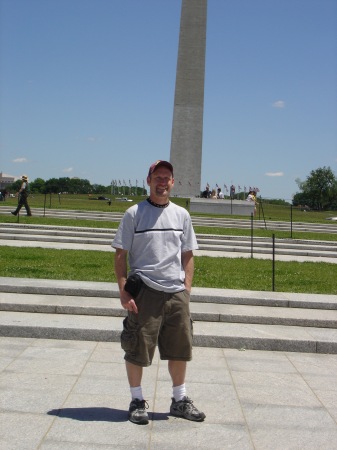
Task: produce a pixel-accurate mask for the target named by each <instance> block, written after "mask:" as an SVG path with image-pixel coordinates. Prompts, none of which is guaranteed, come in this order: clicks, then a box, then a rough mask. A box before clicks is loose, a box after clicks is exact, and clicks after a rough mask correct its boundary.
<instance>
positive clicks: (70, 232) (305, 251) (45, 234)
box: [0, 224, 337, 258]
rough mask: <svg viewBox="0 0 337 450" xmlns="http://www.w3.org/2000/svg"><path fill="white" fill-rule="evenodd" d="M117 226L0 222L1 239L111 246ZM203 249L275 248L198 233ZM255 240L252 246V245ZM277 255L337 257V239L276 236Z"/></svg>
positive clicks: (267, 243)
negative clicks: (335, 240) (304, 238)
mask: <svg viewBox="0 0 337 450" xmlns="http://www.w3.org/2000/svg"><path fill="white" fill-rule="evenodd" d="M115 232H116V230H113V229H111V230H108V229H92V228H91V229H86V228H83V227H82V228H72V227H69V229H67V228H66V227H59V228H58V227H46V226H43V227H41V226H37V227H35V228H33V227H32V226H29V227H26V226H24V225H23V226H19V225H17V226H13V224H10V226H6V225H5V224H0V239H1V240H3V241H4V240H5V241H7V242H11V241H17V240H19V241H20V240H22V239H23V237H24V241H25V242H40V243H41V242H42V243H43V242H44V243H45V242H48V243H62V244H82V245H88V246H91V245H101V246H107V247H110V246H111V242H112V239H113V237H114V235H115ZM197 240H198V243H199V248H200V250H204V251H220V252H231V253H237V252H238V253H250V252H251V251H253V252H254V253H256V254H268V255H270V254H271V252H272V246H273V243H272V240H271V239H269V238H259V237H254V238H253V241H252V240H251V238H250V237H248V236H247V237H244V236H243V237H238V236H223V235H222V236H219V235H204V234H197ZM252 244H253V247H252ZM275 254H276V255H292V256H304V257H305V256H307V257H314V258H315V257H323V258H324V257H326V258H337V242H330V241H308V240H297V239H296V240H295V239H293V240H292V239H277V241H276V242H275Z"/></svg>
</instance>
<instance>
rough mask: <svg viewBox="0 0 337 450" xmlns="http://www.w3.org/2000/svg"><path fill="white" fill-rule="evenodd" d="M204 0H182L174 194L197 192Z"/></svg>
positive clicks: (174, 129) (173, 146)
mask: <svg viewBox="0 0 337 450" xmlns="http://www.w3.org/2000/svg"><path fill="white" fill-rule="evenodd" d="M206 21H207V0H182V7H181V19H180V35H179V50H178V63H177V74H176V86H175V97H174V111H173V125H172V139H171V153H170V161H171V163H172V165H173V167H174V179H175V185H174V191H173V193H174V195H178V196H181V197H196V196H199V195H200V187H201V186H200V184H201V158H202V131H203V113H204V83H205V54H206Z"/></svg>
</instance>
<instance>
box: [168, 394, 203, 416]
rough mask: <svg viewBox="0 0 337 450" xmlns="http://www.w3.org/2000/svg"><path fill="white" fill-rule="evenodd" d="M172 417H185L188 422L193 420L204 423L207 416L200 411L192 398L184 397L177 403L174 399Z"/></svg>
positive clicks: (171, 410)
mask: <svg viewBox="0 0 337 450" xmlns="http://www.w3.org/2000/svg"><path fill="white" fill-rule="evenodd" d="M170 413H171V414H172V416H176V417H183V418H184V419H187V420H193V421H195V422H202V421H203V420H204V419H205V417H206V416H205V414H204V413H203V412H201V411H199V410H198V409H197V408H196V407H195V406H194V405H193V402H192V400H191V399H190V398H188V397H184V398H183V399H182V400H179V401H178V402H176V401H175V400H174V398H172V404H171V408H170Z"/></svg>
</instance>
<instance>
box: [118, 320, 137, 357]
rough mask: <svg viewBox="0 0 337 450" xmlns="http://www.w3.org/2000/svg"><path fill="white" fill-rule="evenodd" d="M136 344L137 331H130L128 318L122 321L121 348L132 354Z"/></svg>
mask: <svg viewBox="0 0 337 450" xmlns="http://www.w3.org/2000/svg"><path fill="white" fill-rule="evenodd" d="M136 344H137V331H136V330H135V329H130V326H129V321H128V318H127V317H125V319H124V320H123V331H122V333H121V347H122V349H123V350H124V351H125V352H127V353H133V352H134V350H135V347H136Z"/></svg>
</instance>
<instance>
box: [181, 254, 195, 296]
mask: <svg viewBox="0 0 337 450" xmlns="http://www.w3.org/2000/svg"><path fill="white" fill-rule="evenodd" d="M181 262H182V266H183V269H184V271H185V288H186V290H187V291H188V292H191V290H192V282H193V275H194V257H193V252H192V250H190V251H188V252H184V253H182V254H181Z"/></svg>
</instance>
